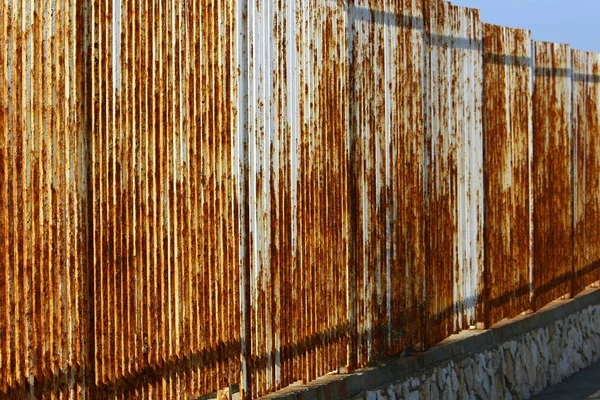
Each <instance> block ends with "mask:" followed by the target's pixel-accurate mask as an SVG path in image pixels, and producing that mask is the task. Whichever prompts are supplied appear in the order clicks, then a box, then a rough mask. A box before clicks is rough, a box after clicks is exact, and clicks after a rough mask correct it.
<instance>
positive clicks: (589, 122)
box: [571, 50, 600, 294]
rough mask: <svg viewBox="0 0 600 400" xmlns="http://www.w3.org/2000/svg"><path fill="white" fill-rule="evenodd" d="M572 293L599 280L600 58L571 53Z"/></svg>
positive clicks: (587, 54) (584, 52) (573, 51)
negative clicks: (572, 157) (572, 156)
mask: <svg viewBox="0 0 600 400" xmlns="http://www.w3.org/2000/svg"><path fill="white" fill-rule="evenodd" d="M571 59H572V60H571V61H572V68H573V72H572V82H573V83H572V85H573V89H572V90H573V97H572V99H573V100H572V102H573V103H572V104H573V106H572V110H573V120H572V129H573V155H574V159H573V174H574V176H573V182H574V188H573V194H574V203H573V235H574V238H573V241H574V248H573V268H574V271H573V272H574V274H575V276H574V287H573V293H574V294H575V293H579V292H580V291H582V290H583V289H584V288H585V287H586V286H587V285H589V284H590V283H592V282H594V281H597V280H599V279H600V232H599V230H598V226H600V178H599V176H600V135H599V133H600V55H599V54H597V53H590V52H586V51H581V50H572V51H571Z"/></svg>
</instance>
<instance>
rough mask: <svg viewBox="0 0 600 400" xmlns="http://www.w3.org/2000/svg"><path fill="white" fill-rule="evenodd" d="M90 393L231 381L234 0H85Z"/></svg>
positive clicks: (236, 341)
mask: <svg viewBox="0 0 600 400" xmlns="http://www.w3.org/2000/svg"><path fill="white" fill-rule="evenodd" d="M92 4H93V8H92V11H93V14H92V16H91V20H92V21H93V30H92V38H91V40H92V44H91V45H92V49H93V53H92V57H93V67H92V83H93V91H92V93H91V97H92V98H93V102H94V103H93V110H92V119H93V120H92V138H93V141H92V178H93V181H92V182H93V193H94V196H93V198H94V200H93V243H94V247H93V263H92V264H91V265H90V268H92V269H93V294H94V316H93V319H94V324H95V329H94V333H95V336H94V345H95V346H94V362H95V381H96V384H97V385H98V387H97V390H98V392H99V396H104V395H106V394H108V393H112V394H113V395H115V396H118V397H123V398H160V399H167V398H184V397H186V398H191V397H197V396H201V395H204V394H207V393H211V392H213V391H216V390H218V389H220V388H223V387H226V386H228V385H229V384H232V383H234V382H238V381H239V354H240V318H239V309H240V296H239V282H240V268H239V265H240V262H239V247H240V246H239V242H240V236H241V235H240V226H239V224H238V204H239V200H238V190H239V188H238V175H237V174H236V169H237V167H238V165H239V162H238V157H239V155H238V153H239V150H238V141H237V137H238V131H237V107H238V104H237V101H238V100H237V99H238V95H237V78H236V76H237V62H236V57H237V53H236V48H237V47H236V46H237V45H236V43H237V34H236V29H237V28H236V26H237V25H236V3H235V1H234V0H220V1H208V0H206V1H205V0H190V1H188V2H183V1H167V0H152V1H138V0H113V1H109V2H107V1H101V0H94V1H93V3H92Z"/></svg>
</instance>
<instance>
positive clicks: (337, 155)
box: [242, 0, 349, 395]
mask: <svg viewBox="0 0 600 400" xmlns="http://www.w3.org/2000/svg"><path fill="white" fill-rule="evenodd" d="M247 7H248V9H247V10H248V11H247V12H248V32H247V40H248V49H249V53H248V71H247V74H248V75H247V76H248V132H247V134H248V153H247V156H248V166H247V168H248V170H247V174H248V199H247V201H248V204H249V218H248V223H249V238H248V246H249V249H248V252H249V260H248V268H249V296H248V297H249V304H248V305H247V307H248V309H249V314H246V315H245V318H249V321H248V322H247V323H248V326H249V327H250V332H249V333H250V336H251V352H250V355H249V357H248V358H247V359H246V360H244V362H246V363H247V364H248V366H247V367H246V368H248V377H249V379H248V380H247V381H245V382H243V384H242V390H243V392H250V390H251V392H252V394H253V395H262V394H267V393H269V392H271V391H273V390H274V389H277V388H281V387H285V386H287V385H289V384H291V383H293V382H295V381H297V380H304V381H310V380H313V379H315V378H316V377H318V376H321V375H324V374H326V373H328V372H331V371H335V370H337V369H338V368H340V367H342V366H344V365H346V364H347V353H348V348H347V343H348V335H349V332H348V306H347V290H346V289H347V284H348V278H347V269H348V265H349V263H348V246H349V224H348V218H349V214H348V198H347V180H348V171H347V165H348V144H347V140H348V138H347V133H348V114H347V110H348V103H347V101H348V87H347V82H348V80H347V76H346V71H347V69H346V43H347V37H346V34H345V32H346V30H347V26H346V12H345V8H344V6H343V5H342V4H341V3H336V2H320V1H316V0H315V1H309V2H306V1H290V2H283V3H282V2H276V1H264V2H249V3H248V4H247Z"/></svg>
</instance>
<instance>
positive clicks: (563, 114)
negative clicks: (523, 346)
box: [532, 41, 573, 309]
mask: <svg viewBox="0 0 600 400" xmlns="http://www.w3.org/2000/svg"><path fill="white" fill-rule="evenodd" d="M534 53H535V83H534V91H533V178H532V184H533V201H534V205H533V216H534V218H533V220H534V226H533V237H534V256H533V291H534V293H533V294H534V298H533V308H534V309H538V308H540V307H542V306H543V305H545V304H547V303H548V302H550V301H552V300H554V299H556V298H558V297H560V296H563V295H565V294H570V293H571V277H572V261H573V234H572V233H573V230H572V222H573V220H572V216H573V188H572V171H571V162H572V150H571V149H572V147H571V141H572V133H571V75H572V73H571V49H570V48H569V46H568V45H563V44H556V43H546V42H537V41H536V42H534Z"/></svg>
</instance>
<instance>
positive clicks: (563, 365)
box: [351, 305, 600, 400]
mask: <svg viewBox="0 0 600 400" xmlns="http://www.w3.org/2000/svg"><path fill="white" fill-rule="evenodd" d="M598 359H600V306H599V305H593V306H589V307H587V308H585V309H583V310H582V311H580V312H577V313H575V314H571V315H568V316H566V318H564V319H559V320H556V321H554V322H553V323H551V324H550V325H547V326H543V327H540V328H537V329H534V330H532V331H530V332H527V333H524V334H521V335H519V336H517V337H515V338H514V339H512V340H509V341H507V342H504V343H501V344H497V345H495V346H492V347H490V348H486V349H485V350H483V351H482V352H479V353H475V354H465V355H463V356H462V357H457V358H455V359H453V360H450V361H445V362H441V363H438V364H436V365H434V366H431V367H429V368H427V369H425V370H423V371H420V372H419V373H416V374H413V375H411V376H406V377H403V378H401V379H399V380H398V381H397V382H394V383H391V384H389V385H386V386H384V387H380V388H379V389H378V390H368V391H363V392H361V393H360V394H359V395H358V396H353V397H351V398H352V399H353V400H358V399H368V400H380V399H411V400H416V399H527V398H530V397H531V396H533V395H537V394H539V393H541V392H542V391H543V390H544V389H545V388H547V387H548V386H552V385H555V384H557V383H559V382H561V381H562V380H564V379H566V378H568V377H569V376H571V375H572V374H574V373H575V372H577V371H579V370H580V369H582V368H585V367H587V366H589V365H591V364H592V363H594V362H595V361H598Z"/></svg>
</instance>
